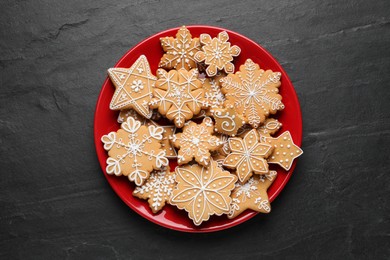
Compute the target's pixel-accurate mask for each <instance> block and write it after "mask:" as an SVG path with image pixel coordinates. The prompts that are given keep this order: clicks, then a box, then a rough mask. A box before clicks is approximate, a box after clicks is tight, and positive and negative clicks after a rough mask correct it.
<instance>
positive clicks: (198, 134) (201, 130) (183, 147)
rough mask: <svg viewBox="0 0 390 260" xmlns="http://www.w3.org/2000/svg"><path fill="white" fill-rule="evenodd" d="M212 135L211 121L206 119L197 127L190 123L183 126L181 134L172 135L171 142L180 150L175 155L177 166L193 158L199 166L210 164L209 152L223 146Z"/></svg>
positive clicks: (208, 118) (212, 125)
mask: <svg viewBox="0 0 390 260" xmlns="http://www.w3.org/2000/svg"><path fill="white" fill-rule="evenodd" d="M213 133H214V124H213V120H211V118H210V117H206V118H204V119H203V122H202V123H201V124H199V125H198V124H197V123H195V122H192V121H190V122H189V123H188V124H186V125H185V126H184V128H183V132H182V133H178V134H174V135H173V136H172V140H171V141H172V143H173V145H174V146H175V147H176V148H179V149H180V150H179V152H178V155H177V162H178V164H179V165H183V164H185V163H188V162H190V161H191V160H192V159H193V158H195V161H197V162H198V163H199V164H202V165H204V166H207V165H208V164H209V162H210V151H216V150H218V149H219V148H221V147H222V145H223V143H222V142H221V141H220V139H219V138H218V137H217V136H214V135H213Z"/></svg>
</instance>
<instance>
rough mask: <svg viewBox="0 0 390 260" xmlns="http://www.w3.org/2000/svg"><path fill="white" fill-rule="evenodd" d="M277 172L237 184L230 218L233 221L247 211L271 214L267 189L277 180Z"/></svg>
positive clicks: (233, 192) (256, 176) (257, 176)
mask: <svg viewBox="0 0 390 260" xmlns="http://www.w3.org/2000/svg"><path fill="white" fill-rule="evenodd" d="M276 175H277V173H276V171H270V172H269V173H266V174H265V175H255V176H252V177H251V178H250V179H249V180H248V181H247V182H246V183H244V184H243V183H240V182H236V184H235V188H234V190H233V191H232V195H231V196H230V197H231V198H232V203H231V204H230V212H229V214H228V218H230V219H232V218H235V217H237V216H238V215H240V214H241V213H242V212H244V211H245V210H247V209H251V210H254V211H257V212H261V213H269V212H271V203H270V202H269V200H268V194H267V189H268V188H269V187H270V186H271V184H272V183H273V182H274V180H275V179H276Z"/></svg>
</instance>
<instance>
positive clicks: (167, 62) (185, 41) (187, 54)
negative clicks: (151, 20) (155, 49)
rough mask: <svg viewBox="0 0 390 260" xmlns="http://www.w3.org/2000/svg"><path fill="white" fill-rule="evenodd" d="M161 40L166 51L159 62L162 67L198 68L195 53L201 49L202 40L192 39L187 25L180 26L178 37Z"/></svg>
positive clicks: (168, 68)
mask: <svg viewBox="0 0 390 260" xmlns="http://www.w3.org/2000/svg"><path fill="white" fill-rule="evenodd" d="M160 42H161V46H162V48H163V49H164V52H165V54H164V55H163V57H162V58H161V61H160V63H159V64H158V66H159V67H160V68H164V69H167V70H170V69H177V70H178V69H181V68H184V69H186V70H190V69H194V68H196V62H195V60H194V55H195V53H197V52H198V51H200V42H199V39H198V38H194V39H192V36H191V33H190V31H189V30H188V29H187V28H186V27H185V26H182V27H181V28H180V30H179V31H178V32H177V34H176V38H173V37H164V38H160Z"/></svg>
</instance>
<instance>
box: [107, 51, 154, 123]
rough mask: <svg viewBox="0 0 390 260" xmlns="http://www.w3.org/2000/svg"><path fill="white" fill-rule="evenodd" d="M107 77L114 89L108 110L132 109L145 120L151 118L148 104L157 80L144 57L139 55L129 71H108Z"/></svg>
mask: <svg viewBox="0 0 390 260" xmlns="http://www.w3.org/2000/svg"><path fill="white" fill-rule="evenodd" d="M108 76H109V77H110V79H111V81H112V83H113V84H114V86H115V88H116V90H115V93H114V96H113V97H112V100H111V103H110V109H112V110H121V109H126V108H133V109H134V110H136V111H137V112H138V113H139V114H140V115H142V116H144V117H146V118H150V117H151V116H152V112H151V110H150V108H149V102H150V101H151V99H152V88H153V87H154V84H155V82H156V79H157V78H156V77H155V76H153V75H152V73H151V71H150V67H149V63H148V60H147V59H146V57H145V56H144V55H141V56H140V57H139V58H138V59H137V60H136V62H134V64H133V65H132V66H131V67H130V68H129V69H126V68H111V69H108Z"/></svg>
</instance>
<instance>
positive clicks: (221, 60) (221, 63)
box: [195, 31, 241, 77]
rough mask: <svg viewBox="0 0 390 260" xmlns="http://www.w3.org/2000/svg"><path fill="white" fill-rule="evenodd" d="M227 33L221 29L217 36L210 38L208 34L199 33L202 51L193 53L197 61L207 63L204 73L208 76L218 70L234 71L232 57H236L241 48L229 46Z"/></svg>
mask: <svg viewBox="0 0 390 260" xmlns="http://www.w3.org/2000/svg"><path fill="white" fill-rule="evenodd" d="M228 40H229V35H228V34H227V32H225V31H223V32H220V33H219V34H218V37H217V38H211V36H210V35H208V34H201V35H200V42H201V44H202V45H203V46H202V51H198V52H197V53H196V54H195V60H196V61H197V62H204V63H205V64H206V65H207V68H206V73H207V75H208V76H209V77H212V76H215V75H216V74H217V72H218V70H224V71H225V72H226V73H233V72H234V65H233V63H232V62H231V61H232V60H233V57H237V56H238V55H239V54H240V52H241V49H240V48H239V47H238V46H236V45H234V46H230V42H228Z"/></svg>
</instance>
